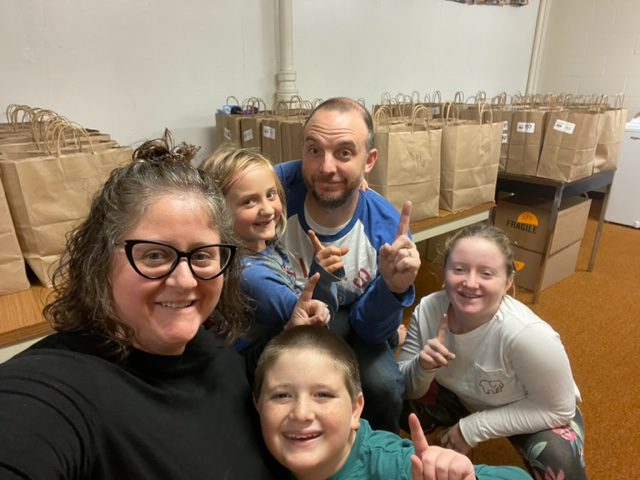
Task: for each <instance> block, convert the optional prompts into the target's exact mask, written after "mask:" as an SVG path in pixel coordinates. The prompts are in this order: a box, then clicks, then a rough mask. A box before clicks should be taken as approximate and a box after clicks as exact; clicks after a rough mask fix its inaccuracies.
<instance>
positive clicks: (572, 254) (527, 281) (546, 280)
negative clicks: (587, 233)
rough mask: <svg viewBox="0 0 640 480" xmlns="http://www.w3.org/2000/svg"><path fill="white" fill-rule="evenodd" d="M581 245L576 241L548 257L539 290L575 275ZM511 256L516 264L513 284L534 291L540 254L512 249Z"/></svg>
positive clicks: (516, 248) (540, 259)
mask: <svg viewBox="0 0 640 480" xmlns="http://www.w3.org/2000/svg"><path fill="white" fill-rule="evenodd" d="M581 243H582V242H581V241H580V240H578V241H577V242H574V243H572V244H571V245H569V246H566V247H564V248H563V249H562V250H559V251H557V252H556V253H554V254H553V255H550V256H549V259H548V260H547V264H546V265H545V269H544V274H543V277H542V285H541V287H540V289H541V290H543V289H545V288H547V287H549V286H551V285H553V284H554V283H558V282H559V281H560V280H563V279H565V278H567V277H568V276H570V275H572V274H573V273H575V271H576V262H577V261H578V252H579V251H580V244H581ZM513 255H514V258H515V263H516V275H515V284H516V285H517V286H519V287H524V288H527V289H529V290H534V289H535V286H536V279H537V278H538V272H539V271H540V263H541V261H542V254H541V253H537V252H532V251H530V250H526V249H524V248H519V247H514V249H513Z"/></svg>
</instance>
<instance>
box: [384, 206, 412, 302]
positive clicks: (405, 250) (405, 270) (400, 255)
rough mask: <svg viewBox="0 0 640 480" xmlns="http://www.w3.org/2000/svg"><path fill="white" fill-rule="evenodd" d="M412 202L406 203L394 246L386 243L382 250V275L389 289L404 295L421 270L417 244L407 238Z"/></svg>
mask: <svg viewBox="0 0 640 480" xmlns="http://www.w3.org/2000/svg"><path fill="white" fill-rule="evenodd" d="M410 217H411V202H409V201H407V202H405V204H404V206H403V207H402V213H401V214H400V222H399V223H398V231H397V233H396V237H395V240H394V241H393V244H392V245H389V244H388V243H385V244H384V245H383V246H382V248H381V249H380V273H381V274H382V278H383V279H384V282H385V283H386V284H387V288H389V290H391V291H392V292H393V293H404V292H406V291H407V289H408V288H409V287H410V286H411V285H412V284H413V282H414V281H415V279H416V275H417V274H418V269H419V268H420V255H419V254H418V249H417V248H416V244H415V243H413V242H412V241H411V239H410V238H409V237H408V236H407V235H408V233H409V218H410Z"/></svg>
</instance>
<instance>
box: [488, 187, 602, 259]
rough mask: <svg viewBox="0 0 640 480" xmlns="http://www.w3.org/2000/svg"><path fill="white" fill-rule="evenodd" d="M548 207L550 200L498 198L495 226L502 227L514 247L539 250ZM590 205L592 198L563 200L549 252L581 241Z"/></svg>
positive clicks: (522, 197)
mask: <svg viewBox="0 0 640 480" xmlns="http://www.w3.org/2000/svg"><path fill="white" fill-rule="evenodd" d="M551 206H552V202H551V201H550V200H545V199H540V198H535V197H525V196H513V197H509V198H505V199H501V200H499V201H498V206H497V208H496V215H495V226H496V227H499V228H501V229H502V230H504V231H505V232H506V233H507V235H509V238H511V240H512V241H513V242H514V244H515V245H516V246H518V247H520V248H524V249H527V250H529V251H532V252H537V253H542V250H543V248H544V240H545V237H546V235H547V231H548V229H549V216H550V214H551ZM590 206H591V200H590V199H588V198H584V197H567V198H565V199H563V201H562V204H561V205H560V209H559V211H558V220H557V221H556V229H555V231H554V233H553V239H552V242H551V249H550V250H549V253H550V254H551V255H553V254H554V253H556V252H558V251H560V250H561V249H563V248H565V247H567V246H568V245H572V244H574V243H575V242H579V241H580V240H582V236H583V235H584V227H585V225H586V223H587V218H588V216H589V208H590Z"/></svg>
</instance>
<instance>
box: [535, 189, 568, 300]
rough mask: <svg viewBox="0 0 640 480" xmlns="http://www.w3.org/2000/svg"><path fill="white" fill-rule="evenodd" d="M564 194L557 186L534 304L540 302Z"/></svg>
mask: <svg viewBox="0 0 640 480" xmlns="http://www.w3.org/2000/svg"><path fill="white" fill-rule="evenodd" d="M563 193H564V188H563V186H561V185H560V186H558V187H557V188H556V191H555V195H554V199H553V205H552V207H551V212H550V214H549V226H548V228H547V235H546V238H545V241H544V248H543V249H542V257H541V258H540V269H539V270H538V278H537V279H536V286H535V289H534V291H533V301H532V303H534V304H536V303H538V301H539V300H540V291H541V290H542V280H543V279H544V272H545V269H546V268H547V261H548V260H549V253H550V251H551V242H552V241H553V234H554V232H555V230H556V222H557V221H558V211H559V210H560V204H561V203H562V195H563Z"/></svg>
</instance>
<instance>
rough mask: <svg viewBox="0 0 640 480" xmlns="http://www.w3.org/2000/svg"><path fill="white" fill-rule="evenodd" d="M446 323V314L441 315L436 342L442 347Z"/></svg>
mask: <svg viewBox="0 0 640 480" xmlns="http://www.w3.org/2000/svg"><path fill="white" fill-rule="evenodd" d="M448 323H449V317H447V314H446V313H443V314H442V319H441V320H440V327H439V328H438V340H439V341H440V343H441V344H443V345H444V337H445V335H446V333H447V327H448Z"/></svg>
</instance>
